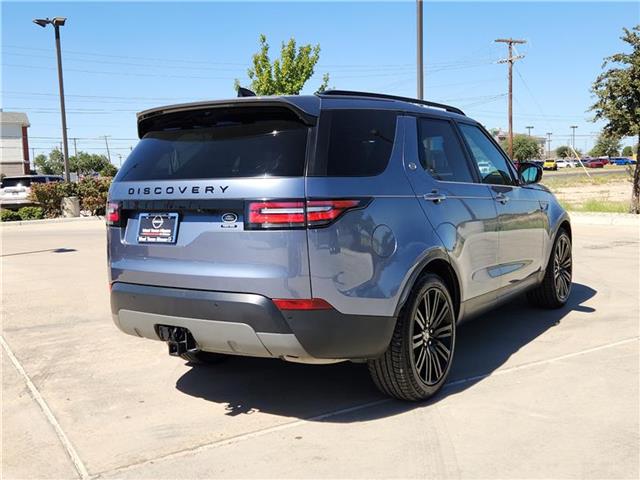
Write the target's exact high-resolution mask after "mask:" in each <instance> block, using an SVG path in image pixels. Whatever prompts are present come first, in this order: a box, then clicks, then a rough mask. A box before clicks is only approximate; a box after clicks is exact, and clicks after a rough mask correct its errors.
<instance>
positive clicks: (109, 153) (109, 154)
mask: <svg viewBox="0 0 640 480" xmlns="http://www.w3.org/2000/svg"><path fill="white" fill-rule="evenodd" d="M110 136H111V135H105V136H104V144H105V145H106V146H107V158H108V159H109V163H111V152H109V141H108V140H107V138H108V137H110Z"/></svg>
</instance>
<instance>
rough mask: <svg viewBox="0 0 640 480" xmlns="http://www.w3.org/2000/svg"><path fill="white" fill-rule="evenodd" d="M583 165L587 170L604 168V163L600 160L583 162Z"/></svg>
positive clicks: (592, 159) (594, 159)
mask: <svg viewBox="0 0 640 480" xmlns="http://www.w3.org/2000/svg"><path fill="white" fill-rule="evenodd" d="M582 163H584V166H585V167H587V168H604V162H603V161H602V159H600V158H591V159H589V160H583V161H582Z"/></svg>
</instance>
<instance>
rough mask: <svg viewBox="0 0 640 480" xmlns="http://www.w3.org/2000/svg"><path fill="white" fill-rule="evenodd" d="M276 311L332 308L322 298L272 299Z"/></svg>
mask: <svg viewBox="0 0 640 480" xmlns="http://www.w3.org/2000/svg"><path fill="white" fill-rule="evenodd" d="M273 303H275V304H276V307H278V310H331V309H332V308H333V307H332V306H331V304H330V303H329V302H327V301H326V300H323V299H322V298H302V299H298V298H274V299H273Z"/></svg>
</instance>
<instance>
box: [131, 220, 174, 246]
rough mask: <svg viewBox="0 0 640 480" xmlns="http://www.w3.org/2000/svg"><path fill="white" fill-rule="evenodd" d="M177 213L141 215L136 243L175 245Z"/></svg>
mask: <svg viewBox="0 0 640 480" xmlns="http://www.w3.org/2000/svg"><path fill="white" fill-rule="evenodd" d="M177 236H178V214H177V213H141V214H140V223H139V227H138V243H176V238H177Z"/></svg>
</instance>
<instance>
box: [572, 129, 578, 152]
mask: <svg viewBox="0 0 640 480" xmlns="http://www.w3.org/2000/svg"><path fill="white" fill-rule="evenodd" d="M576 128H578V126H577V125H571V147H572V148H573V149H574V150H575V149H576Z"/></svg>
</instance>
